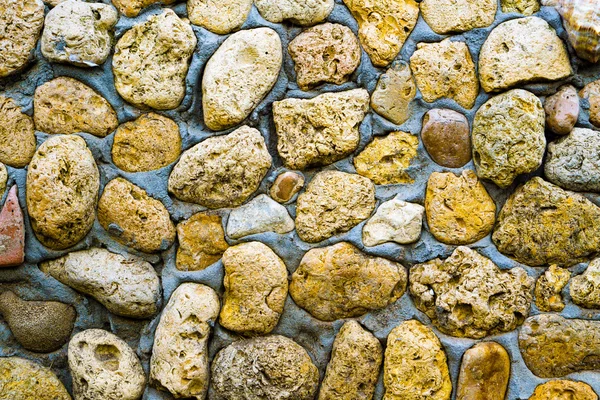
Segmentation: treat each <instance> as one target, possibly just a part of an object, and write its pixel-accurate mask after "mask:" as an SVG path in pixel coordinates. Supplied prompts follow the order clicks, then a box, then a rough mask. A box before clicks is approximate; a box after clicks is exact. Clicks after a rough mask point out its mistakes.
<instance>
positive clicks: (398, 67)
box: [371, 61, 417, 125]
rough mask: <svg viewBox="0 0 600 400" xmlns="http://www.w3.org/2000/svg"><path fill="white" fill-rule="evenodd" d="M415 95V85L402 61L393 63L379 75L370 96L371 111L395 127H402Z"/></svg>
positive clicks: (407, 67) (408, 114)
mask: <svg viewBox="0 0 600 400" xmlns="http://www.w3.org/2000/svg"><path fill="white" fill-rule="evenodd" d="M416 95H417V85H416V84H415V80H414V79H413V77H412V73H411V72H410V67H409V66H408V64H406V63H405V62H404V61H395V62H394V63H392V65H391V66H390V68H388V70H387V71H385V73H384V74H381V76H380V77H379V80H378V81H377V86H376V87H375V91H374V92H373V95H372V96H371V107H372V108H373V111H375V112H376V113H377V114H379V115H381V116H382V117H384V118H387V119H389V120H390V121H392V122H393V123H394V124H396V125H402V124H403V123H405V122H406V121H407V120H408V118H409V117H410V113H411V111H412V107H411V102H412V101H413V99H414V98H415V96H416Z"/></svg>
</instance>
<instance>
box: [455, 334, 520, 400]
mask: <svg viewBox="0 0 600 400" xmlns="http://www.w3.org/2000/svg"><path fill="white" fill-rule="evenodd" d="M509 378H510V357H509V355H508V353H507V352H506V350H505V349H504V347H502V346H501V345H499V344H498V343H496V342H481V343H477V344H476V345H475V346H473V347H471V348H470V349H469V350H467V351H465V354H464V355H463V358H462V364H461V365H460V375H459V378H458V388H457V389H456V391H457V394H456V400H498V399H502V400H504V399H505V396H506V389H507V388H508V380H509Z"/></svg>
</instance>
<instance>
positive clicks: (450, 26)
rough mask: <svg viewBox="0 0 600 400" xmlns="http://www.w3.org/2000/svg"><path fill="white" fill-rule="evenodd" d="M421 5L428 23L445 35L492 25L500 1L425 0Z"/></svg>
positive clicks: (435, 30) (434, 29) (422, 12)
mask: <svg viewBox="0 0 600 400" xmlns="http://www.w3.org/2000/svg"><path fill="white" fill-rule="evenodd" d="M420 6H421V15H422V16H423V19H424V20H425V22H427V25H429V26H430V27H431V29H432V30H433V31H434V32H435V33H438V34H440V35H445V34H448V33H461V32H467V31H470V30H471V29H475V28H485V27H487V26H490V25H491V24H492V22H494V18H495V17H496V10H497V8H498V3H497V2H496V1H495V0H484V1H477V0H459V1H452V0H423V1H422V2H421V3H420Z"/></svg>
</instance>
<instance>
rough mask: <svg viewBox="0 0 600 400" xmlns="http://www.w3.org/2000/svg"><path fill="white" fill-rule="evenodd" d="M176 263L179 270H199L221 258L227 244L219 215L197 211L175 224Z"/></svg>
mask: <svg viewBox="0 0 600 400" xmlns="http://www.w3.org/2000/svg"><path fill="white" fill-rule="evenodd" d="M177 240H178V241H179V248H178V249H177V258H176V265H177V269H179V270H181V271H200V270H203V269H205V268H206V267H208V266H210V265H212V264H214V263H216V262H217V261H219V260H220V259H221V257H222V256H223V253H224V252H225V250H227V248H228V247H229V245H228V244H227V242H226V241H225V232H224V231H223V225H222V224H221V217H220V216H218V215H209V214H206V213H197V214H194V215H192V216H191V217H190V218H189V219H187V220H185V221H182V222H180V223H179V224H177Z"/></svg>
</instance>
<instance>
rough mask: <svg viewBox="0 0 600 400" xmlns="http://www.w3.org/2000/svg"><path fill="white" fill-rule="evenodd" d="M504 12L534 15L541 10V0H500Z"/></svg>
mask: <svg viewBox="0 0 600 400" xmlns="http://www.w3.org/2000/svg"><path fill="white" fill-rule="evenodd" d="M500 3H501V6H502V12H503V13H519V14H523V15H533V14H535V13H536V12H538V11H540V1H539V0H500Z"/></svg>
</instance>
